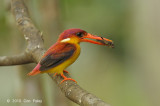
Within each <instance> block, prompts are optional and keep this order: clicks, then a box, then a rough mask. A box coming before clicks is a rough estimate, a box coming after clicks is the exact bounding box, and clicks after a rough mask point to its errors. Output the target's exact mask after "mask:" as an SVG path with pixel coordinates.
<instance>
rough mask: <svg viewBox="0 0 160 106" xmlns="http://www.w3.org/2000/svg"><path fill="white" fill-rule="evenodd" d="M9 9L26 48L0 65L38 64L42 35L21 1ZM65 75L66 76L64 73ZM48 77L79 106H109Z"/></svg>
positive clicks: (2, 59)
mask: <svg viewBox="0 0 160 106" xmlns="http://www.w3.org/2000/svg"><path fill="white" fill-rule="evenodd" d="M11 8H12V12H13V15H14V17H15V20H16V23H17V26H18V28H19V29H20V31H21V32H22V33H23V35H24V38H25V40H26V41H27V48H26V50H25V53H23V54H20V55H17V56H10V57H0V64H1V65H17V64H19V65H20V64H24V63H30V62H35V63H38V62H39V61H40V58H41V57H42V55H43V54H44V52H45V49H44V44H43V38H42V33H41V32H40V31H39V30H38V29H37V28H36V27H35V25H34V24H33V22H32V20H31V19H30V17H29V14H28V10H27V7H26V6H25V4H24V2H23V0H12V1H11ZM65 75H66V76H68V75H67V74H66V73H65ZM49 76H50V77H51V78H52V79H54V81H55V82H56V83H57V84H58V86H59V88H60V89H61V91H62V92H63V93H64V94H65V96H66V97H67V98H69V99H70V100H71V101H73V102H75V103H77V104H79V105H81V106H109V105H108V104H106V103H105V102H104V101H102V100H101V99H99V98H97V97H96V96H94V95H93V94H91V93H89V92H87V91H86V90H84V89H82V88H81V87H80V86H79V85H77V84H76V83H74V82H73V81H65V82H64V83H62V84H60V82H61V81H62V80H63V78H62V77H61V76H56V77H53V74H49ZM68 77H70V76H68Z"/></svg>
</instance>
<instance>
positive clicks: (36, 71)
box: [27, 64, 41, 76]
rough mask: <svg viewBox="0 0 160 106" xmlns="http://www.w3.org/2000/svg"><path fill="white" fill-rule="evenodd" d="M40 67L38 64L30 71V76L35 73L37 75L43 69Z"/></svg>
mask: <svg viewBox="0 0 160 106" xmlns="http://www.w3.org/2000/svg"><path fill="white" fill-rule="evenodd" d="M39 68H40V64H38V65H37V66H36V67H35V68H34V69H33V70H32V71H31V72H30V73H28V74H27V75H29V76H33V75H37V74H39V73H40V72H41V71H40V70H39Z"/></svg>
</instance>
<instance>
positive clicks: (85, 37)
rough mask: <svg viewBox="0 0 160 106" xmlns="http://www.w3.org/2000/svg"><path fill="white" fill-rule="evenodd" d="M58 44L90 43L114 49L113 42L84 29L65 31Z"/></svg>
mask: <svg viewBox="0 0 160 106" xmlns="http://www.w3.org/2000/svg"><path fill="white" fill-rule="evenodd" d="M91 39H92V40H91ZM94 40H95V41H94ZM58 42H66V43H67V42H68V43H80V42H89V43H93V44H98V45H106V46H109V47H112V48H113V47H114V44H113V41H112V40H109V39H106V38H103V37H99V36H96V35H92V34H90V33H87V32H86V31H84V30H82V29H68V30H65V31H64V32H63V33H61V34H60V37H59V39H58Z"/></svg>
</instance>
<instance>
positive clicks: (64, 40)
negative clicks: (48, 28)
mask: <svg viewBox="0 0 160 106" xmlns="http://www.w3.org/2000/svg"><path fill="white" fill-rule="evenodd" d="M70 40H71V39H70V38H66V39H63V40H61V42H67V41H70Z"/></svg>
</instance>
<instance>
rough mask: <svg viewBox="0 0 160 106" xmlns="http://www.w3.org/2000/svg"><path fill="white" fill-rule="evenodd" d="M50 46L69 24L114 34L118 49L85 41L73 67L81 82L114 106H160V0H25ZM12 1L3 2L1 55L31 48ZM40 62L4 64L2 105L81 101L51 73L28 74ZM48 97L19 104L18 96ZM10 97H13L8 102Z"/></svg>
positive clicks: (55, 105) (54, 105)
mask: <svg viewBox="0 0 160 106" xmlns="http://www.w3.org/2000/svg"><path fill="white" fill-rule="evenodd" d="M25 3H26V5H27V7H28V9H29V12H30V16H31V18H32V19H33V22H34V23H35V25H36V26H37V27H38V28H39V29H40V31H42V32H43V34H44V41H45V47H46V49H47V48H49V47H50V46H51V45H52V44H54V43H55V42H56V40H57V38H58V35H59V34H60V33H61V32H63V30H65V29H69V28H81V29H84V30H86V31H87V32H89V33H92V34H95V35H99V36H103V37H106V38H108V39H112V40H113V41H114V43H115V48H114V49H111V48H108V47H104V46H99V45H93V44H89V43H82V44H81V48H82V51H81V55H80V57H79V58H78V60H77V61H76V62H75V63H74V64H73V65H71V66H70V67H69V68H68V69H67V70H68V71H69V72H70V73H71V76H72V77H73V78H74V79H75V80H76V81H77V82H78V84H79V85H80V86H81V87H82V88H84V89H86V90H87V91H89V92H91V93H93V94H95V95H96V96H98V97H99V98H101V99H102V100H104V101H105V102H107V103H109V104H111V106H160V56H159V54H160V46H159V45H160V41H159V40H160V30H159V29H160V6H159V4H160V1H158V0H25ZM25 45H26V42H25V40H24V39H23V34H22V33H21V32H20V31H19V30H18V28H17V27H16V23H15V20H14V17H13V15H12V13H11V8H10V0H1V3H0V49H1V51H0V55H1V56H5V55H6V56H10V55H16V54H19V53H21V52H23V51H24V50H25V47H26V46H25ZM35 65H36V64H29V65H22V66H1V67H0V85H1V86H0V106H77V105H76V104H75V103H72V102H70V101H69V100H68V99H65V98H64V95H63V94H62V93H61V91H60V90H59V89H58V87H57V85H56V84H55V83H54V82H53V81H52V79H51V78H50V77H49V76H48V75H47V74H41V75H37V76H34V77H28V76H27V75H26V74H27V73H28V72H29V71H31V70H32V69H33V67H34V66H35ZM17 99H21V100H22V101H23V100H24V99H28V100H33V99H38V100H42V103H23V102H21V103H18V102H12V100H17ZM7 100H11V101H10V103H7Z"/></svg>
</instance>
